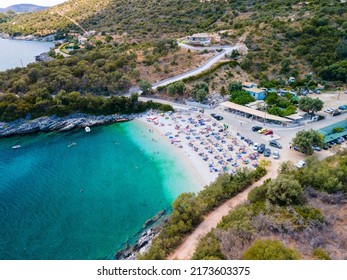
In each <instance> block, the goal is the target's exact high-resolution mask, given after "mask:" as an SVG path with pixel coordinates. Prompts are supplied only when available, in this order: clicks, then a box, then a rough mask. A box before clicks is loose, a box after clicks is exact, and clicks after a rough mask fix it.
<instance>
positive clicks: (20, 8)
mask: <svg viewBox="0 0 347 280" xmlns="http://www.w3.org/2000/svg"><path fill="white" fill-rule="evenodd" d="M47 8H48V7H43V6H37V5H32V4H18V5H12V6H9V7H7V8H0V13H6V12H8V11H13V12H15V13H32V12H36V11H40V10H45V9H47Z"/></svg>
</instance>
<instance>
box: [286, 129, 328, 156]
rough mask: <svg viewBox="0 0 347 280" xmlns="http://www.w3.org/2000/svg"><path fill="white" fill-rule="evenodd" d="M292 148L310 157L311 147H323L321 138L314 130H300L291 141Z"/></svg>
mask: <svg viewBox="0 0 347 280" xmlns="http://www.w3.org/2000/svg"><path fill="white" fill-rule="evenodd" d="M292 144H293V146H297V147H298V148H299V150H300V151H301V152H303V153H304V154H308V155H312V154H313V149H312V146H313V145H316V146H318V147H322V146H323V136H322V135H321V134H320V133H319V132H318V131H316V130H313V129H310V130H302V131H299V132H297V133H296V136H295V137H294V138H293V140H292Z"/></svg>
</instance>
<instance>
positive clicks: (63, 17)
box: [0, 0, 228, 37]
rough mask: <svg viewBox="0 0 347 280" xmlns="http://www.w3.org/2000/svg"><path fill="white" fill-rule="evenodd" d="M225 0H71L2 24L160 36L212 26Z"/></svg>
mask: <svg viewBox="0 0 347 280" xmlns="http://www.w3.org/2000/svg"><path fill="white" fill-rule="evenodd" d="M227 7H228V5H227V2H226V1H222V0H214V1H209V2H205V1H200V0H160V1H159V0H150V1H147V0H103V1H101V0H90V1H86V0H70V1H68V2H65V3H62V4H60V5H57V6H54V7H51V8H49V9H47V10H44V11H38V12H36V13H33V14H22V15H16V16H14V17H13V18H12V19H10V20H9V21H8V22H6V23H4V24H2V25H1V26H0V31H3V32H6V33H9V34H13V35H16V34H18V35H28V34H34V35H47V34H52V33H54V32H56V31H57V30H63V31H68V30H71V29H75V30H76V31H81V30H80V28H78V27H77V26H76V24H74V22H78V23H79V24H80V25H81V26H82V27H83V28H85V29H86V30H96V31H105V32H111V33H117V34H123V33H127V34H130V35H132V36H136V37H147V35H149V36H150V37H160V36H161V35H167V34H177V33H180V34H184V33H187V32H189V31H191V32H193V31H195V30H197V31H198V30H205V29H207V28H210V27H211V25H213V24H214V23H215V22H216V21H217V20H219V18H220V17H221V16H222V15H223V14H224V12H225V10H226V9H227Z"/></svg>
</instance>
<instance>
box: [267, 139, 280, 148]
mask: <svg viewBox="0 0 347 280" xmlns="http://www.w3.org/2000/svg"><path fill="white" fill-rule="evenodd" d="M269 145H270V146H272V147H275V148H278V149H282V145H281V144H280V143H278V142H277V141H276V140H271V141H270V142H269Z"/></svg>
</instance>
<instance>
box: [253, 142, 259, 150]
mask: <svg viewBox="0 0 347 280" xmlns="http://www.w3.org/2000/svg"><path fill="white" fill-rule="evenodd" d="M258 148H259V144H258V143H254V145H253V151H257V150H258Z"/></svg>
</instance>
